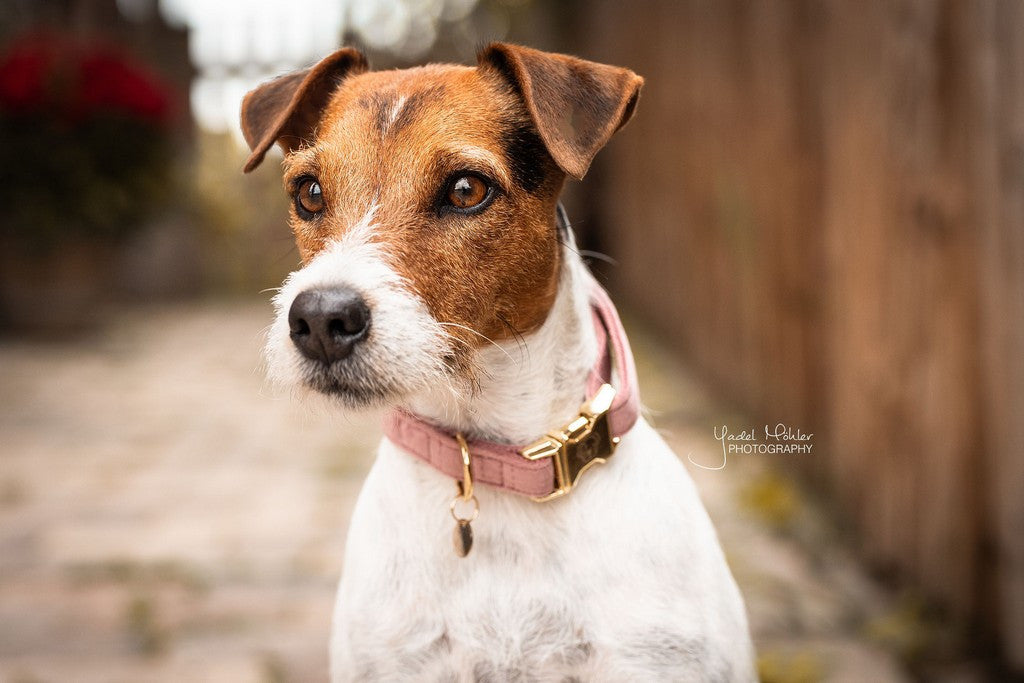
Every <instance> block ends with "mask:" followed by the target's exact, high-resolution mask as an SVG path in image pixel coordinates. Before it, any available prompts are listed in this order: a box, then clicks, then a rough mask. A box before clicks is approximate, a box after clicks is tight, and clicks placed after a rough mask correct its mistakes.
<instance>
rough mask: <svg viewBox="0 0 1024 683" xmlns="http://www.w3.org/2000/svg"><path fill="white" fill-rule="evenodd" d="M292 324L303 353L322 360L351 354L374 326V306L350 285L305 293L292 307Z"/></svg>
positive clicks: (340, 357) (290, 325) (335, 359)
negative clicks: (371, 312) (372, 318)
mask: <svg viewBox="0 0 1024 683" xmlns="http://www.w3.org/2000/svg"><path fill="white" fill-rule="evenodd" d="M288 327H289V329H290V332H291V334H290V336H291V338H292V341H293V342H294V343H295V346H296V347H297V348H298V349H299V351H300V352H301V353H302V355H303V356H305V357H306V358H309V359H311V360H318V361H320V362H322V363H333V362H335V361H338V360H341V359H343V358H346V357H348V355H349V354H350V353H352V348H353V347H354V346H355V345H356V344H357V343H359V341H360V340H362V339H363V338H364V337H366V333H367V330H369V329H370V309H369V308H367V307H366V302H365V301H363V298H362V297H361V296H359V294H358V293H357V292H354V291H353V290H351V289H348V288H347V287H332V288H329V289H310V290H306V291H305V292H301V293H300V294H299V295H298V296H297V297H295V300H294V301H292V307H291V308H290V309H289V310H288Z"/></svg>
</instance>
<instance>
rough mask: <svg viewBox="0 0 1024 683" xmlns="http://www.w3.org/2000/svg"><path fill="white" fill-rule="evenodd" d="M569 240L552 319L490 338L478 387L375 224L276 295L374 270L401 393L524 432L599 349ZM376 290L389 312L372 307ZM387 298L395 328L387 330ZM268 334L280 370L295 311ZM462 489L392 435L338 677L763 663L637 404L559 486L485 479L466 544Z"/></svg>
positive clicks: (506, 431) (375, 476)
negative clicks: (456, 505)
mask: <svg viewBox="0 0 1024 683" xmlns="http://www.w3.org/2000/svg"><path fill="white" fill-rule="evenodd" d="M366 225H367V226H369V222H368V221H367V222H366ZM349 242H351V243H349ZM564 257H565V260H564V263H565V267H564V268H563V272H562V274H561V278H560V283H559V290H558V295H557V297H556V300H555V303H554V306H553V309H552V311H551V313H550V315H549V317H548V319H547V321H546V322H545V323H544V325H543V326H542V327H541V328H540V329H539V330H538V331H536V332H534V333H533V334H531V335H529V336H528V337H527V338H526V339H525V342H524V344H523V345H521V346H520V345H518V344H516V343H514V342H506V343H502V344H501V345H500V348H496V347H495V346H491V345H489V344H488V345H485V346H484V347H483V349H482V350H481V351H480V353H479V362H480V367H482V368H483V369H484V370H485V372H484V373H483V379H482V381H481V384H480V387H479V391H478V392H476V393H475V394H473V395H472V396H470V395H468V394H464V393H462V392H452V391H450V390H448V389H447V388H446V387H445V386H444V383H445V382H446V381H447V380H445V379H444V378H443V375H442V374H437V375H433V373H443V371H441V370H439V369H438V366H437V364H436V361H437V358H438V355H439V354H438V352H437V350H436V348H437V346H438V345H441V346H444V339H443V338H442V337H440V336H438V333H436V331H435V332H427V331H425V330H430V329H431V326H430V325H429V324H425V323H426V322H427V321H425V320H424V317H423V316H424V315H428V314H427V313H426V311H425V307H424V306H423V305H422V303H419V302H418V301H417V300H416V298H415V296H413V295H412V294H411V293H409V292H408V291H406V290H404V289H403V288H402V286H401V283H400V280H396V279H395V277H396V276H395V275H394V273H393V272H391V271H390V270H389V269H387V268H386V267H383V266H382V263H383V261H382V258H381V254H379V253H378V252H377V251H376V249H375V248H374V247H373V246H372V245H371V244H369V243H368V242H366V241H365V236H364V238H361V239H355V238H353V239H352V240H351V241H349V240H348V239H346V241H345V242H344V243H341V244H339V245H336V246H335V247H334V248H333V249H332V250H331V251H330V252H329V253H328V254H326V255H325V256H324V257H321V258H318V259H316V260H315V261H314V262H313V263H312V264H310V266H308V267H307V268H305V269H303V270H302V271H299V272H298V273H295V274H293V275H292V276H291V277H290V278H289V280H288V283H287V285H286V286H285V288H284V289H283V290H282V292H281V294H280V295H279V296H278V307H279V310H280V311H282V313H283V315H285V316H286V315H287V306H286V305H287V304H288V303H289V302H290V300H291V298H292V297H294V296H295V294H296V293H297V292H298V291H300V290H301V289H302V288H304V287H308V286H313V285H319V284H327V283H334V282H337V281H338V280H339V279H344V280H346V281H351V282H356V281H358V282H359V283H361V284H360V286H364V287H368V286H369V285H371V284H373V285H374V286H377V285H383V286H384V293H383V294H382V295H379V296H377V295H375V297H376V299H375V302H374V303H375V306H374V308H373V311H372V315H373V316H374V317H373V320H374V323H373V324H374V326H375V327H374V329H375V330H377V333H378V334H381V335H388V336H389V338H390V339H391V342H390V343H398V342H399V341H401V343H402V344H404V345H405V346H404V347H403V348H402V354H403V355H401V356H397V357H395V358H394V359H393V361H394V362H396V363H407V364H408V367H410V368H414V369H413V370H412V372H413V374H414V375H416V377H417V379H416V380H415V381H413V382H412V383H411V385H412V384H417V385H418V388H417V389H416V390H413V391H412V392H411V393H410V394H409V395H408V399H407V401H406V403H407V405H408V407H410V408H411V409H413V410H415V411H417V412H418V413H420V414H421V415H423V416H425V417H427V418H430V419H433V420H436V421H438V422H439V423H441V424H444V425H446V426H448V427H450V428H452V429H461V430H464V431H467V432H470V433H475V434H479V435H484V436H487V437H489V438H492V439H504V440H506V441H509V442H514V443H523V442H527V441H530V440H532V439H534V438H536V437H537V436H539V435H541V434H543V433H544V432H545V431H547V430H549V429H551V428H552V427H555V426H557V425H559V424H561V423H563V422H565V421H566V420H567V419H568V418H569V417H571V416H572V415H573V414H574V413H575V412H576V410H577V409H578V406H579V402H580V397H581V392H582V390H583V386H584V383H585V378H586V375H587V372H588V371H589V369H590V367H591V366H592V365H593V363H594V360H595V356H596V342H595V339H594V331H593V326H592V323H591V317H590V312H589V310H588V304H587V287H588V280H587V278H588V277H589V276H588V275H587V274H586V273H585V272H584V268H585V266H584V265H583V264H582V263H581V262H580V261H579V259H578V257H577V256H576V255H575V253H574V252H573V251H572V250H570V249H565V250H564ZM342 263H344V264H345V266H344V268H342V267H341V265H339V264H342ZM368 291H374V292H376V291H377V290H376V289H372V290H370V289H368ZM385 306H387V307H391V310H392V313H390V314H384V313H381V312H380V311H379V310H378V308H380V307H385ZM397 311H402V316H408V317H407V318H404V317H402V316H399V315H397ZM381 315H390V316H391V317H389V318H387V324H388V325H394V326H395V328H394V329H393V330H390V329H389V330H383V331H381V330H380V329H379V328H380V326H381V324H382V323H381V322H378V316H381ZM428 317H429V316H428ZM431 345H434V346H431ZM270 346H271V347H273V348H271V349H270V350H269V357H270V360H271V365H272V366H276V365H278V363H282V367H280V368H276V369H275V373H276V374H278V375H280V374H282V373H283V374H288V373H292V372H293V370H294V367H293V356H294V355H295V354H294V352H293V351H292V350H291V349H290V348H277V347H290V346H291V344H290V342H289V341H288V338H287V323H286V322H285V323H284V324H283V326H282V322H281V320H280V319H279V320H278V322H277V323H276V324H275V326H274V333H273V336H272V339H271V342H270ZM407 359H408V360H407ZM432 375H433V376H434V379H433V380H432V381H433V382H434V385H431V383H430V382H431V380H430V379H429V378H430V377H431V376H432ZM424 378H427V379H424ZM455 492H456V486H455V482H453V481H452V480H451V479H449V478H447V477H446V476H444V475H442V474H440V473H439V472H437V471H436V470H434V469H432V468H431V467H429V466H428V465H425V464H424V463H422V462H421V461H420V460H418V459H416V458H414V457H412V456H411V455H409V454H407V453H404V452H402V451H401V450H400V449H398V448H397V447H396V446H394V445H393V444H392V443H390V442H389V441H387V440H386V439H385V440H384V441H383V442H382V443H381V446H380V450H379V452H378V456H377V460H376V462H375V463H374V466H373V468H372V470H371V471H370V474H369V476H368V477H367V479H366V483H365V485H364V487H363V490H362V492H361V494H360V495H359V499H358V501H357V503H356V507H355V510H354V512H353V515H352V524H351V527H350V529H349V533H348V541H347V545H346V550H345V564H344V572H343V578H342V580H341V584H340V587H339V591H338V599H337V603H336V609H335V616H334V632H333V636H332V641H331V663H332V664H331V667H332V674H331V679H332V681H334V682H335V683H339V682H341V681H355V680H358V681H363V680H385V681H406V680H408V681H439V680H440V681H508V680H530V681H565V680H580V681H665V680H675V681H751V680H755V678H756V675H755V673H754V669H753V650H752V646H751V643H750V638H749V634H748V629H747V622H746V615H745V611H744V607H743V602H742V598H741V597H740V594H739V591H738V589H737V587H736V584H735V582H734V581H733V578H732V575H731V574H730V572H729V569H728V567H727V566H726V563H725V560H724V557H723V555H722V552H721V549H720V548H719V545H718V541H717V538H716V536H715V532H714V530H713V528H712V526H711V522H710V520H709V519H708V516H707V514H706V512H705V511H704V508H703V506H702V505H701V503H700V500H699V498H698V495H697V492H696V490H695V488H694V486H693V483H692V481H691V480H690V478H689V475H688V474H687V472H686V470H685V468H684V467H683V465H682V464H681V462H680V461H679V459H678V458H677V457H676V456H675V455H674V454H673V453H672V452H671V450H670V449H669V448H668V446H667V445H666V444H665V442H664V441H663V440H662V439H661V437H660V436H659V435H658V434H657V433H656V432H655V431H654V430H653V429H652V428H651V427H650V426H649V425H648V424H647V423H646V422H645V421H644V420H643V419H641V420H640V421H639V422H638V423H637V425H636V426H635V427H634V428H633V429H632V430H631V431H630V432H629V433H628V434H626V435H625V436H624V437H623V439H622V443H621V445H620V446H619V449H618V451H617V453H616V454H615V455H614V457H613V458H612V459H611V460H610V461H609V462H608V464H606V465H603V466H599V467H597V468H595V469H592V470H591V471H590V472H588V473H587V474H586V475H584V478H583V481H582V483H581V484H580V485H579V486H578V487H577V488H576V489H575V490H574V491H573V492H572V493H571V494H570V495H569V496H567V497H566V498H564V499H561V500H557V501H554V502H550V503H544V504H539V503H534V502H532V501H530V500H528V499H525V498H522V497H519V496H516V495H513V494H509V493H505V492H502V491H497V490H494V489H489V488H487V487H483V486H481V487H477V497H478V499H479V503H480V515H479V518H478V519H477V520H476V521H475V522H473V532H474V536H475V543H474V546H473V550H472V552H471V553H470V555H469V556H468V557H466V558H459V557H457V556H456V555H455V552H454V550H453V547H452V530H453V526H454V522H453V520H452V518H451V517H450V516H449V512H448V505H449V502H450V501H451V500H452V497H453V496H454V494H455Z"/></svg>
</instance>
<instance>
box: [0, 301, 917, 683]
mask: <svg viewBox="0 0 1024 683" xmlns="http://www.w3.org/2000/svg"><path fill="white" fill-rule="evenodd" d="M269 321H270V309H269V306H268V305H266V304H262V303H252V302H242V303H239V302H221V303H210V304H202V305H194V304H193V305H182V306H177V307H169V308H159V309H153V310H144V311H134V312H131V313H126V314H122V315H121V316H120V317H119V318H118V319H117V320H116V321H115V322H114V323H113V324H112V325H111V326H110V327H109V328H108V329H107V330H106V331H105V332H104V333H102V334H100V335H98V336H96V337H95V338H93V339H91V340H89V341H82V342H76V343H74V344H66V345H65V344H54V343H38V342H32V343H30V342H14V341H6V342H2V343H0V681H5V682H6V681H9V682H11V683H15V682H18V683H28V682H30V681H32V682H43V681H46V682H60V683H63V682H67V681H74V682H82V683H90V682H97V683H114V682H122V681H123V682H126V683H127V682H132V683H137V682H149V681H161V682H162V681H225V682H231V683H246V682H249V681H252V682H266V683H275V682H281V681H302V682H305V681H323V680H326V667H327V656H326V646H327V637H328V631H329V619H330V611H331V604H332V600H333V593H334V584H335V582H336V580H337V577H338V574H339V571H340V565H341V552H342V548H343V543H344V533H345V529H346V527H347V525H348V515H349V513H350V511H351V506H352V504H353V502H354V500H355V495H356V493H357V492H358V490H359V486H360V484H361V481H362V478H363V476H364V473H365V471H366V469H367V468H368V467H369V465H370V462H371V457H372V452H373V447H374V444H375V443H376V441H377V438H378V435H379V428H378V425H377V421H378V418H377V416H376V415H360V416H353V417H346V418H342V417H339V416H337V415H335V414H333V413H332V412H331V411H329V410H326V409H324V408H313V409H311V408H310V407H309V406H301V405H297V404H296V403H295V402H294V401H291V400H289V399H288V398H282V397H279V396H275V395H274V394H273V392H271V391H269V390H267V389H266V387H265V386H264V382H263V377H262V371H261V370H260V368H259V362H260V361H259V349H260V345H261V339H262V335H261V330H262V329H263V327H264V326H265V325H266V324H267V323H268V322H269ZM631 329H632V328H631ZM633 335H634V340H635V341H634V346H635V347H636V348H637V349H638V350H640V351H641V354H640V357H639V365H640V373H641V386H642V387H643V390H644V398H645V403H646V404H647V405H648V406H649V407H651V408H652V411H653V418H654V421H655V424H656V425H658V426H659V428H661V429H663V430H664V431H665V432H666V434H667V435H668V437H669V439H670V441H671V442H672V443H673V445H674V446H675V447H676V450H677V452H679V453H680V454H681V455H682V456H683V457H686V455H687V454H689V455H690V456H691V457H692V458H693V459H694V460H695V461H697V462H714V461H715V458H716V454H717V451H716V449H717V448H718V444H717V442H716V441H715V440H714V437H713V434H712V425H714V424H721V423H722V422H723V421H724V422H727V423H729V424H738V425H743V424H745V422H744V420H742V418H738V417H737V416H735V415H731V414H728V413H727V412H725V411H723V410H722V409H721V408H720V407H718V406H716V405H715V404H714V403H713V402H712V401H711V400H710V399H709V398H708V396H706V395H705V393H704V392H703V391H702V390H701V388H700V387H699V385H697V384H696V383H695V382H694V381H693V380H692V378H691V377H690V376H689V375H688V374H687V373H686V371H685V369H684V368H682V367H681V366H680V365H679V364H678V363H676V362H675V361H674V360H673V359H672V358H671V357H670V356H669V355H668V354H666V352H665V351H664V349H662V348H660V347H658V346H657V345H656V344H655V343H653V341H652V340H651V339H650V338H648V337H646V336H644V335H642V334H640V332H639V331H638V330H636V329H633ZM771 466H772V464H771V463H769V462H768V461H767V460H766V459H765V458H763V457H762V458H758V457H734V458H732V459H730V461H729V464H728V466H727V467H726V468H725V469H723V470H720V471H709V470H703V469H700V468H697V467H692V466H691V468H690V469H691V471H692V472H693V475H694V477H695V478H696V479H697V482H698V486H699V488H700V489H701V492H702V495H703V497H704V499H705V503H706V504H707V506H708V508H709V511H710V513H711V516H712V518H713V519H714V520H715V523H716V525H717V527H718V529H719V533H720V536H721V538H722V541H723V544H724V546H725V548H726V552H727V554H728V556H729V559H730V563H731V564H732V566H733V568H734V571H735V574H736V577H737V580H738V581H739V582H740V584H741V588H742V589H743V591H744V593H745V595H746V599H747V604H748V609H749V611H750V616H751V623H752V628H753V630H754V634H755V639H756V641H757V643H758V647H759V651H760V655H761V662H760V663H761V670H762V675H763V676H764V678H765V681H766V682H768V683H770V682H772V681H779V682H793V683H796V682H799V681H816V680H828V681H875V682H885V681H903V680H907V679H906V678H905V677H904V676H903V675H902V674H901V672H900V668H899V666H898V664H897V662H896V659H895V658H894V657H893V656H892V655H891V654H890V652H889V649H886V648H884V647H883V646H882V645H881V644H880V642H882V641H884V638H883V639H879V637H877V634H878V632H879V631H880V629H881V631H883V632H884V625H885V624H886V623H887V621H886V620H890V619H891V618H892V615H893V608H892V607H891V606H890V605H889V603H888V602H887V600H886V598H885V597H884V596H883V595H882V594H881V593H879V592H878V591H877V590H876V589H875V588H874V587H873V586H872V584H871V583H870V582H869V581H868V580H867V579H866V578H865V576H864V574H863V573H862V571H861V570H860V569H859V567H858V566H857V564H856V563H855V562H854V561H853V560H852V559H851V556H850V555H849V554H848V553H847V552H846V551H845V550H844V548H843V547H842V546H841V544H839V543H838V541H837V540H836V538H835V534H834V533H832V532H830V531H829V527H828V525H827V523H825V522H822V521H821V520H822V519H823V517H822V515H820V514H819V513H817V511H816V510H815V509H814V507H813V506H812V505H811V504H810V503H809V502H808V501H806V500H805V499H804V498H803V497H802V495H801V494H800V492H799V490H798V489H797V488H796V487H794V486H793V485H792V484H791V483H790V480H789V479H788V478H786V477H785V476H783V475H781V474H779V473H778V472H776V471H775V470H772V469H769V467H771ZM872 634H875V635H874V636H873V635H872ZM890 649H891V648H890Z"/></svg>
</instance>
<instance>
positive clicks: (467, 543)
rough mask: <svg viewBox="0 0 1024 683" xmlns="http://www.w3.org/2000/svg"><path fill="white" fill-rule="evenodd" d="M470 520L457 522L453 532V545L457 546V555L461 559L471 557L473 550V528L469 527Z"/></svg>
mask: <svg viewBox="0 0 1024 683" xmlns="http://www.w3.org/2000/svg"><path fill="white" fill-rule="evenodd" d="M469 524H470V523H469V520H468V519H460V520H457V522H456V524H455V528H454V529H453V530H452V543H454V544H455V554H456V555H458V556H459V557H465V556H466V555H469V551H470V550H472V549H473V527H471V526H470V525H469Z"/></svg>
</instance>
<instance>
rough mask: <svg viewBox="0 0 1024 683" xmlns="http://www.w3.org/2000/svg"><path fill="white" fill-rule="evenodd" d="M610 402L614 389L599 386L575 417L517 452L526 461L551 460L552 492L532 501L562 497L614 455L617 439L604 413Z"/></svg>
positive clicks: (606, 414)
mask: <svg viewBox="0 0 1024 683" xmlns="http://www.w3.org/2000/svg"><path fill="white" fill-rule="evenodd" d="M614 399H615V388H614V387H612V385H610V384H602V385H601V388H600V389H598V390H597V393H596V394H594V397H593V398H591V399H590V400H589V401H586V402H585V403H584V404H583V405H582V406H580V414H579V415H578V416H576V417H575V418H573V419H572V420H571V421H570V422H569V423H568V424H566V425H565V426H563V427H561V428H559V429H555V430H553V431H551V432H548V434H547V435H545V436H544V437H543V438H541V439H539V440H537V441H535V442H534V443H532V444H530V445H529V446H527V447H526V448H523V449H522V450H520V451H519V452H520V453H521V454H522V456H523V457H524V458H526V459H527V460H543V459H544V458H552V464H553V465H554V469H555V481H554V485H555V490H554V491H552V492H551V493H549V494H548V495H546V496H541V497H539V498H534V499H533V500H535V501H536V502H538V503H545V502H547V501H549V500H554V499H555V498H560V497H562V496H564V495H565V494H567V493H569V491H571V490H572V488H573V487H574V486H575V485H576V483H577V482H578V481H579V479H580V476H581V475H582V474H583V473H584V472H586V471H587V470H588V469H590V468H591V467H592V466H593V465H595V464H597V463H604V462H606V461H607V460H608V458H610V457H611V456H612V455H613V454H614V453H615V448H616V446H618V445H619V437H613V436H612V433H611V427H610V426H609V424H608V411H609V410H610V409H611V407H612V401H613V400H614Z"/></svg>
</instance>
